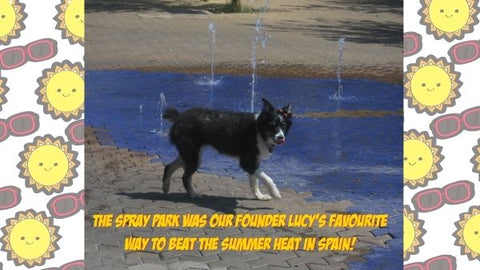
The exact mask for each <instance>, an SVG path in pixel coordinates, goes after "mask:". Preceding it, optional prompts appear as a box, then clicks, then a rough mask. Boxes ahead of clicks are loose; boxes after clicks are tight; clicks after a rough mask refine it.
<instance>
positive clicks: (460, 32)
mask: <svg viewBox="0 0 480 270" xmlns="http://www.w3.org/2000/svg"><path fill="white" fill-rule="evenodd" d="M477 1H478V0H458V1H451V0H422V1H420V2H421V3H422V8H421V9H420V11H419V15H421V16H422V20H421V21H420V23H421V24H423V25H426V26H427V32H428V33H429V34H433V35H434V36H435V38H436V39H441V38H445V39H446V40H447V41H452V40H454V39H462V38H463V36H464V34H465V33H470V32H472V31H473V26H474V25H475V24H477V23H478V20H477V18H476V14H477V12H478V11H477V9H476V7H477Z"/></svg>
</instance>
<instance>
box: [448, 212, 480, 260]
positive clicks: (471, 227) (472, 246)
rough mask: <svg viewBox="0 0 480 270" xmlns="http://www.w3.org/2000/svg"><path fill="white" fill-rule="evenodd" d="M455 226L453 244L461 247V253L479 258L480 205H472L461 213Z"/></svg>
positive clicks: (470, 257) (473, 258)
mask: <svg viewBox="0 0 480 270" xmlns="http://www.w3.org/2000/svg"><path fill="white" fill-rule="evenodd" d="M455 226H456V227H457V230H456V231H455V233H454V234H453V236H455V238H456V241H455V245H458V246H460V247H461V253H462V255H467V256H468V258H469V259H470V260H475V259H478V260H480V206H472V207H470V209H469V210H468V212H467V213H463V214H461V215H460V220H459V221H457V222H455Z"/></svg>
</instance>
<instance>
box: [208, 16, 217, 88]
mask: <svg viewBox="0 0 480 270" xmlns="http://www.w3.org/2000/svg"><path fill="white" fill-rule="evenodd" d="M208 30H209V31H210V35H211V39H210V72H211V78H210V84H211V85H213V84H214V82H215V54H214V51H215V31H216V30H217V25H216V24H215V22H213V21H211V22H209V23H208Z"/></svg>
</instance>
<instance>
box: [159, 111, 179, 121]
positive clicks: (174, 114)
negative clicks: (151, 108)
mask: <svg viewBox="0 0 480 270" xmlns="http://www.w3.org/2000/svg"><path fill="white" fill-rule="evenodd" d="M178 116H180V113H179V112H178V111H177V110H176V109H174V108H167V109H166V110H165V113H164V114H163V118H165V119H167V120H170V121H172V122H175V121H176V120H177V118H178Z"/></svg>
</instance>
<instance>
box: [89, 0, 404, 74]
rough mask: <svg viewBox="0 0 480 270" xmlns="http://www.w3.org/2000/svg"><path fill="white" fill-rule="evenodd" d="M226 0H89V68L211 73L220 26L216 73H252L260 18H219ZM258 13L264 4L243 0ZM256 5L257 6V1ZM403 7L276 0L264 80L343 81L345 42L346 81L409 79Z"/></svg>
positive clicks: (363, 1) (262, 58)
mask: <svg viewBox="0 0 480 270" xmlns="http://www.w3.org/2000/svg"><path fill="white" fill-rule="evenodd" d="M225 2H226V1H225V0H181V1H174V0H139V1H124V0H103V1H97V0H86V12H87V17H86V29H87V30H86V33H87V35H86V47H85V48H86V63H87V68H88V69H95V70H97V69H141V70H158V71H175V72H196V73H210V52H209V48H210V33H209V30H208V23H209V22H211V21H213V22H215V23H216V25H217V30H216V46H215V51H214V54H215V61H216V71H217V73H231V74H250V73H251V64H250V58H251V57H252V41H253V36H254V33H255V22H256V19H257V17H258V16H259V15H260V12H258V13H255V12H251V13H240V14H217V13H214V11H215V10H216V9H219V8H220V7H221V4H225ZM243 2H244V3H245V4H246V5H250V6H252V7H255V6H261V5H263V3H264V1H243ZM257 2H258V4H257V5H255V3H257ZM402 7H403V1H398V0H396V1H388V0H373V1H367V0H346V1H344V0H323V1H322V0H321V1H319V0H316V1H315V0H276V1H269V7H268V12H267V13H266V15H265V16H264V20H263V25H264V30H265V32H266V35H267V37H268V41H267V46H266V48H265V49H262V48H261V46H259V48H257V57H258V74H259V75H261V76H281V77H317V78H322V77H323V78H333V77H335V76H336V72H337V63H338V39H339V38H341V37H344V38H346V41H345V52H344V71H343V77H344V78H372V79H379V80H383V81H388V82H395V83H401V81H402V75H401V72H402V60H403V56H402V48H401V46H402V33H403V28H402Z"/></svg>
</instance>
